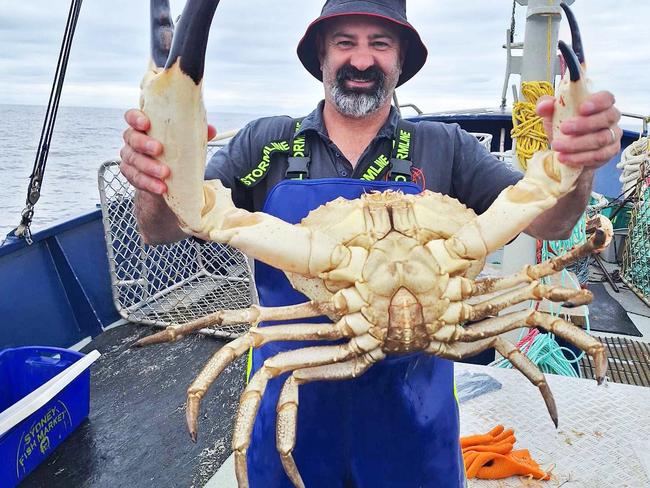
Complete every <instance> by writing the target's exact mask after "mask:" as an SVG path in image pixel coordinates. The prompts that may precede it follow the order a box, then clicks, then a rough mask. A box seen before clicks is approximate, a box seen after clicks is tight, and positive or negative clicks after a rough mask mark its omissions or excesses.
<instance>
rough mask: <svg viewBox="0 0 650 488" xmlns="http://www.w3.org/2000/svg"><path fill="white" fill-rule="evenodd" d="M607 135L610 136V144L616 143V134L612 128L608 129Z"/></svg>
mask: <svg viewBox="0 0 650 488" xmlns="http://www.w3.org/2000/svg"><path fill="white" fill-rule="evenodd" d="M609 133H610V134H611V135H612V144H614V143H615V142H616V139H617V137H616V132H614V129H612V128H611V127H610V128H609Z"/></svg>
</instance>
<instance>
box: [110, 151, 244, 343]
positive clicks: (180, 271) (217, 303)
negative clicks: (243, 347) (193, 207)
mask: <svg viewBox="0 0 650 488" xmlns="http://www.w3.org/2000/svg"><path fill="white" fill-rule="evenodd" d="M119 164H120V163H119V161H107V162H105V163H103V164H102V165H101V166H100V168H99V172H98V184H99V193H100V198H101V207H102V215H103V223H104V234H105V238H106V246H107V250H108V262H109V266H110V275H111V283H112V291H113V300H114V302H115V307H116V308H117V310H118V312H119V313H120V315H121V316H122V317H123V318H124V319H126V320H128V321H130V322H136V323H142V324H151V325H156V326H160V327H167V326H171V325H180V324H184V323H186V322H189V321H192V320H195V319H198V318H200V317H203V316H205V315H208V314H210V313H212V312H215V311H217V310H224V309H237V308H246V307H249V306H250V305H251V304H252V303H254V302H256V298H255V297H256V295H255V291H254V290H255V288H254V286H253V279H252V272H251V266H250V263H249V261H248V259H247V258H246V256H245V255H244V254H243V253H241V252H240V251H238V250H236V249H233V248H231V247H229V246H225V245H222V244H217V243H211V242H209V243H203V242H199V241H198V240H196V239H193V238H189V239H185V240H183V241H180V242H177V243H175V244H170V245H158V246H150V245H146V244H145V243H144V242H143V240H142V237H141V236H140V234H139V233H138V229H137V224H136V219H135V215H134V211H133V197H134V194H135V190H134V188H133V187H132V186H131V185H130V184H129V183H128V182H127V181H126V179H125V178H124V177H123V176H122V174H121V173H120V170H119ZM248 327H249V324H238V325H232V326H217V327H215V328H210V329H204V330H203V331H202V332H203V333H207V334H212V335H215V336H219V337H225V338H235V337H238V336H240V335H242V334H243V333H245V332H246V331H247V330H248Z"/></svg>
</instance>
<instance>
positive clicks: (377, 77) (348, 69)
mask: <svg viewBox="0 0 650 488" xmlns="http://www.w3.org/2000/svg"><path fill="white" fill-rule="evenodd" d="M346 80H359V81H379V82H383V80H384V73H383V72H382V71H381V70H380V69H379V68H378V67H377V66H370V67H369V68H367V69H365V70H363V71H361V70H358V69H357V68H355V67H354V66H352V65H351V64H346V65H344V66H342V67H341V68H340V69H339V70H338V72H337V73H336V81H337V83H338V84H339V86H341V85H343V83H344V82H345V81H346Z"/></svg>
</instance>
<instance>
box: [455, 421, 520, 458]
mask: <svg viewBox="0 0 650 488" xmlns="http://www.w3.org/2000/svg"><path fill="white" fill-rule="evenodd" d="M515 442H516V439H515V436H514V431H513V430H512V429H508V430H505V428H504V427H503V425H497V426H496V427H495V428H494V429H492V430H491V431H490V432H488V433H487V434H482V435H470V436H467V437H461V438H460V447H461V449H462V450H463V452H465V451H466V450H472V449H474V450H476V449H477V448H479V447H483V449H482V450H486V449H485V447H486V446H493V445H495V444H502V443H509V444H512V445H514V443H515ZM511 449H512V446H511Z"/></svg>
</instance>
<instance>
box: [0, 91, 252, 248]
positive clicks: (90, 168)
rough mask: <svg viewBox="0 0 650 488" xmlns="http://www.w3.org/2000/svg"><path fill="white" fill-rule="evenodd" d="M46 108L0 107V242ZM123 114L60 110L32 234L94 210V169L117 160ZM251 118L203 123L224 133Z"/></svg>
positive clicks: (17, 209) (13, 214) (15, 217)
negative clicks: (106, 162) (108, 161)
mask: <svg viewBox="0 0 650 488" xmlns="http://www.w3.org/2000/svg"><path fill="white" fill-rule="evenodd" d="M46 109H47V108H46V107H44V106H43V107H42V106H33V105H1V104H0V242H2V240H3V239H4V237H5V235H6V234H7V233H9V232H10V231H11V230H12V229H14V228H15V227H17V226H18V224H19V223H20V219H21V217H20V216H21V212H22V210H23V209H24V208H25V200H26V196H27V187H28V185H29V177H30V175H31V172H32V169H33V167H34V160H35V158H36V150H37V148H38V142H39V139H40V135H41V129H42V126H43V118H44V117H45V112H46ZM123 114H124V110H121V109H106V108H87V107H60V108H59V113H58V116H57V120H56V125H55V128H54V132H53V135H52V141H51V144H50V152H49V157H48V161H47V165H46V169H45V176H44V179H43V188H42V191H41V198H40V200H39V201H38V203H37V204H36V207H35V210H34V219H33V223H32V232H36V231H38V230H41V229H44V228H46V227H49V226H51V225H52V224H54V223H57V222H60V221H62V220H65V219H67V218H70V217H73V216H77V215H80V214H82V213H85V212H88V211H92V210H94V209H95V208H97V205H98V204H99V193H98V190H97V169H98V168H99V166H100V164H101V163H103V162H104V161H107V160H109V159H119V152H120V148H121V147H122V144H123V141H122V133H123V132H124V129H125V127H126V122H124V117H123ZM256 117H257V115H254V114H243V113H239V114H238V113H215V114H209V115H208V120H209V121H210V123H212V124H214V125H215V126H216V127H217V130H218V131H222V132H224V131H227V130H231V129H236V128H239V127H241V126H242V125H243V124H245V123H246V122H248V121H250V120H253V119H254V118H256Z"/></svg>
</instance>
